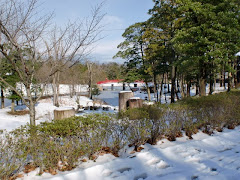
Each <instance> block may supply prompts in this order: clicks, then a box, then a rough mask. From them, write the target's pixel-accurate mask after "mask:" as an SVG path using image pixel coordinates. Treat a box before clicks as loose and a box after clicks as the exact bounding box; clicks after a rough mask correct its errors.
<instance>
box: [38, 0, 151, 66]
mask: <svg viewBox="0 0 240 180" xmlns="http://www.w3.org/2000/svg"><path fill="white" fill-rule="evenodd" d="M40 2H41V3H42V5H41V8H42V9H43V12H44V13H46V12H51V11H54V13H55V18H54V21H55V22H56V23H57V24H59V25H62V24H64V23H66V22H67V21H68V20H69V19H73V20H74V19H76V18H83V17H87V16H89V15H90V14H91V12H90V11H91V7H93V6H94V5H96V4H99V3H101V2H102V1H101V0H41V1H40ZM152 7H153V2H152V0H106V1H105V4H104V6H103V10H102V12H103V13H106V16H105V18H104V21H103V23H104V24H105V26H104V32H103V34H102V36H103V37H104V38H103V39H102V40H100V41H98V42H97V44H96V46H95V49H94V50H93V53H92V55H91V59H92V60H93V61H99V62H111V61H115V62H120V63H121V62H123V60H120V59H115V60H113V59H112V57H113V56H114V55H115V54H116V53H117V51H118V49H117V45H118V44H119V43H120V42H122V41H123V38H122V36H121V35H122V33H123V32H124V29H126V28H127V27H128V26H130V25H132V24H134V23H136V22H141V21H145V20H147V19H148V18H149V15H148V14H147V12H148V10H149V9H151V8H152Z"/></svg>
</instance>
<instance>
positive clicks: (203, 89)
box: [199, 77, 206, 96]
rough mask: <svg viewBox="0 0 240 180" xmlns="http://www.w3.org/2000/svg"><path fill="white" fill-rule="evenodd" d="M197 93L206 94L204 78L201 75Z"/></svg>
mask: <svg viewBox="0 0 240 180" xmlns="http://www.w3.org/2000/svg"><path fill="white" fill-rule="evenodd" d="M199 95H200V96H206V80H205V79H204V78H203V77H200V78H199Z"/></svg>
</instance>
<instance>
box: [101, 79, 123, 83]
mask: <svg viewBox="0 0 240 180" xmlns="http://www.w3.org/2000/svg"><path fill="white" fill-rule="evenodd" d="M121 81H123V79H113V80H105V81H99V82H97V84H111V83H119V82H121Z"/></svg>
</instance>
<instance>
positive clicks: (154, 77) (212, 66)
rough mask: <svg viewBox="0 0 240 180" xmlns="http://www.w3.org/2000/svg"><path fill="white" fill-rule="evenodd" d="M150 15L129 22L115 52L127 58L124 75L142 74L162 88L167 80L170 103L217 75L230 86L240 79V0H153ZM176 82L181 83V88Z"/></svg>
mask: <svg viewBox="0 0 240 180" xmlns="http://www.w3.org/2000/svg"><path fill="white" fill-rule="evenodd" d="M153 2H154V6H153V8H152V9H150V10H149V11H148V14H149V15H150V18H149V19H148V20H147V21H145V22H138V23H135V24H133V25H131V26H129V27H128V28H127V29H126V30H125V32H124V33H123V35H122V36H123V37H124V41H123V42H122V43H120V44H119V45H118V48H119V49H120V50H119V52H118V53H117V54H116V55H115V56H114V57H115V58H116V57H120V58H123V59H125V60H126V61H125V67H126V68H127V69H128V71H127V72H128V73H127V79H128V78H130V79H143V80H144V81H145V82H146V84H147V85H148V83H149V82H154V87H155V88H154V89H155V91H156V92H157V91H158V90H160V95H161V93H162V86H163V84H164V82H165V79H166V78H167V79H169V80H170V82H171V102H174V99H175V97H176V96H177V93H176V92H177V91H178V90H179V89H180V91H181V96H182V97H186V96H189V95H190V87H191V85H192V84H194V85H195V86H196V94H199V95H200V96H205V95H206V85H207V84H209V87H210V92H209V94H212V93H213V90H214V83H215V82H216V80H218V81H219V82H220V85H221V86H224V87H225V86H226V84H225V82H226V83H227V86H228V87H226V88H228V91H230V90H231V89H232V88H233V87H237V86H238V83H240V77H239V70H240V69H239V64H240V61H239V59H237V57H236V56H235V55H236V53H237V52H239V51H240V48H239V47H240V38H239V34H240V11H239V9H240V2H239V1H237V0H153ZM179 87H180V88H179Z"/></svg>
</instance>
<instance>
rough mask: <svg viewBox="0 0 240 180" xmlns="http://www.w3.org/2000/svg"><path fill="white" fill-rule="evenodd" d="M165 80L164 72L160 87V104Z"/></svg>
mask: <svg viewBox="0 0 240 180" xmlns="http://www.w3.org/2000/svg"><path fill="white" fill-rule="evenodd" d="M163 82H164V73H163V75H162V82H161V87H160V93H159V102H160V104H161V103H162V102H161V98H162V94H163V93H162V92H163Z"/></svg>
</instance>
